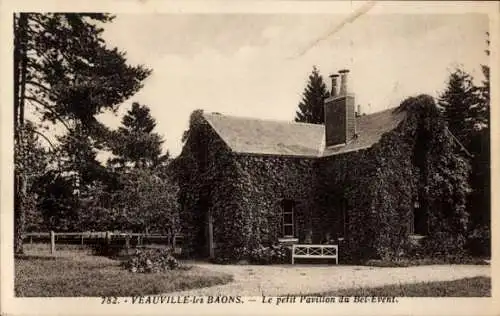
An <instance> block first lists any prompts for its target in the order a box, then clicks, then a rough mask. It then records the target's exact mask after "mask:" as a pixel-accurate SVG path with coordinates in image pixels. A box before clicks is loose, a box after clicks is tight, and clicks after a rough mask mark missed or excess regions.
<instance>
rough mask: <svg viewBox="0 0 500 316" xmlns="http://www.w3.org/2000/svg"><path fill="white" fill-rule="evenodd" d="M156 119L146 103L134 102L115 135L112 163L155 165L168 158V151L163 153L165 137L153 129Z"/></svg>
mask: <svg viewBox="0 0 500 316" xmlns="http://www.w3.org/2000/svg"><path fill="white" fill-rule="evenodd" d="M155 127H156V120H155V119H154V118H153V117H152V116H151V111H150V109H149V108H148V107H147V106H146V105H140V104H139V103H136V102H134V103H133V104H132V108H131V109H130V110H129V111H128V112H127V114H126V115H125V116H124V117H123V119H122V126H120V127H119V128H118V130H117V131H116V132H115V136H114V145H113V146H112V147H113V154H114V155H115V156H116V158H114V159H112V160H111V161H110V162H111V163H119V164H120V165H121V166H125V165H127V164H132V165H133V166H134V167H140V166H145V167H153V166H157V165H159V164H160V163H162V162H164V161H166V159H168V152H167V153H166V154H162V144H163V142H164V141H163V139H162V138H161V136H160V135H159V134H158V133H154V132H153V130H154V128H155Z"/></svg>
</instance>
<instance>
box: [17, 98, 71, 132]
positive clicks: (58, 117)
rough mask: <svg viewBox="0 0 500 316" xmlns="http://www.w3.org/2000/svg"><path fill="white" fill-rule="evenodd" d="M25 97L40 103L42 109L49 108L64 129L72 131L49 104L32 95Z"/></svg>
mask: <svg viewBox="0 0 500 316" xmlns="http://www.w3.org/2000/svg"><path fill="white" fill-rule="evenodd" d="M25 99H26V100H30V101H33V102H36V103H38V104H40V105H41V106H42V107H43V108H44V109H46V110H49V111H50V113H52V114H54V116H55V117H56V119H58V120H59V121H60V122H61V123H62V124H63V125H64V127H66V129H67V130H68V131H69V132H71V131H72V130H71V128H70V127H69V126H68V124H66V122H65V121H64V120H63V119H62V118H61V116H60V115H59V114H58V113H57V112H56V111H55V110H54V109H52V108H51V106H50V105H49V104H47V103H45V102H42V101H40V100H38V99H37V98H35V97H32V96H26V97H25Z"/></svg>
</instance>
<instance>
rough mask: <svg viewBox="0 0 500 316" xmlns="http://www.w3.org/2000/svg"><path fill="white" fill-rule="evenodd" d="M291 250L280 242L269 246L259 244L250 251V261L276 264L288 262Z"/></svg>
mask: <svg viewBox="0 0 500 316" xmlns="http://www.w3.org/2000/svg"><path fill="white" fill-rule="evenodd" d="M290 258H291V250H290V248H289V247H286V246H284V245H281V244H276V245H272V246H270V247H264V246H260V247H259V248H256V249H254V250H252V251H251V252H250V258H249V259H250V262H251V263H254V264H278V263H285V262H289V261H290Z"/></svg>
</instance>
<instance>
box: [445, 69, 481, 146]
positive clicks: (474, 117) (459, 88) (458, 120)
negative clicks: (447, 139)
mask: <svg viewBox="0 0 500 316" xmlns="http://www.w3.org/2000/svg"><path fill="white" fill-rule="evenodd" d="M438 104H439V105H440V106H441V107H442V108H443V113H444V116H445V118H446V120H447V121H448V126H449V128H450V131H451V132H452V133H453V134H454V135H455V136H456V137H457V138H458V139H459V140H460V142H462V143H463V144H465V145H466V146H467V145H468V144H469V143H470V135H471V133H472V131H473V130H474V128H477V127H478V126H482V124H485V118H484V117H481V116H479V114H480V113H481V114H482V113H483V112H484V111H483V109H481V108H480V107H479V99H478V95H477V88H476V87H475V86H474V83H473V78H472V77H471V76H470V75H469V74H468V73H466V72H465V71H464V70H462V69H456V70H455V71H454V72H452V73H451V74H450V77H449V79H448V83H447V86H446V89H445V90H444V91H443V92H442V93H441V95H440V96H439V102H438Z"/></svg>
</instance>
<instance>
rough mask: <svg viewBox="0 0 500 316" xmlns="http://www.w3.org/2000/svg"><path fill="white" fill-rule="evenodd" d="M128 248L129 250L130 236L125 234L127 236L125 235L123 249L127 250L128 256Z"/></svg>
mask: <svg viewBox="0 0 500 316" xmlns="http://www.w3.org/2000/svg"><path fill="white" fill-rule="evenodd" d="M129 248H130V235H129V234H127V235H125V249H127V254H128V250H129Z"/></svg>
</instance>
